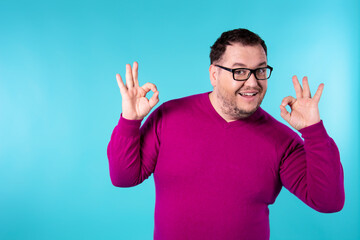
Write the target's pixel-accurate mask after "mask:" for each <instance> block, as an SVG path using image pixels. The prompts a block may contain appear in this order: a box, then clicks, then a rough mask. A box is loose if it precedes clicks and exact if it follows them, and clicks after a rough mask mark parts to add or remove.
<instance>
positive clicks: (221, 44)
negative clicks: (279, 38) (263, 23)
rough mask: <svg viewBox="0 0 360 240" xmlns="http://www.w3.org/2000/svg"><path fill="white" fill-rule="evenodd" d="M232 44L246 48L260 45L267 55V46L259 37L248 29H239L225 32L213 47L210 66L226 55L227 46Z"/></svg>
mask: <svg viewBox="0 0 360 240" xmlns="http://www.w3.org/2000/svg"><path fill="white" fill-rule="evenodd" d="M232 43H241V44H242V45H244V46H255V45H258V44H259V45H261V46H262V47H263V48H264V50H265V54H266V55H267V47H266V44H265V42H264V40H262V39H261V37H260V36H259V35H257V34H256V33H253V32H251V31H249V30H247V29H244V28H238V29H234V30H231V31H227V32H223V33H222V34H221V36H220V37H219V38H218V39H217V40H216V42H215V43H214V45H212V46H211V51H210V64H212V63H213V62H216V61H218V60H219V59H220V58H221V57H222V56H223V55H224V52H225V50H226V46H228V45H231V44H232Z"/></svg>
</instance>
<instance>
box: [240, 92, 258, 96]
mask: <svg viewBox="0 0 360 240" xmlns="http://www.w3.org/2000/svg"><path fill="white" fill-rule="evenodd" d="M239 94H240V95H241V96H243V97H248V96H249V97H251V96H255V95H256V94H258V93H257V92H253V93H239Z"/></svg>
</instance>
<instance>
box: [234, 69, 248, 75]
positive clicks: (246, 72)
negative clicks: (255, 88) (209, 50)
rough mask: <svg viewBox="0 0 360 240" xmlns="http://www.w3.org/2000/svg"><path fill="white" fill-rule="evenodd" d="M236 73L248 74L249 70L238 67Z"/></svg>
mask: <svg viewBox="0 0 360 240" xmlns="http://www.w3.org/2000/svg"><path fill="white" fill-rule="evenodd" d="M234 73H235V74H236V75H238V76H247V75H248V70H246V69H236V70H235V72H234Z"/></svg>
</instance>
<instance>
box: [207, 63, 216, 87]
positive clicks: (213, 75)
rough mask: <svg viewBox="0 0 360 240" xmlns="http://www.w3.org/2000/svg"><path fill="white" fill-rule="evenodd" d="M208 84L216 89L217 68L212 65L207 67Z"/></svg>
mask: <svg viewBox="0 0 360 240" xmlns="http://www.w3.org/2000/svg"><path fill="white" fill-rule="evenodd" d="M209 74H210V82H211V85H212V86H213V87H216V82H217V81H216V80H217V67H216V66H215V65H213V64H211V65H210V67H209Z"/></svg>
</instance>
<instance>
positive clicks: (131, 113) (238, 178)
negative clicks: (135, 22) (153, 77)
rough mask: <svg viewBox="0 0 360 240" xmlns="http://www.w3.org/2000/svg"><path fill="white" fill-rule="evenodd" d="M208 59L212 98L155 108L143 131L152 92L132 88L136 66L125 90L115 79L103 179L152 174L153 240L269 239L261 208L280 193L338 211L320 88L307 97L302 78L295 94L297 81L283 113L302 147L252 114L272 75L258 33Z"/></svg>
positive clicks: (132, 181)
mask: <svg viewBox="0 0 360 240" xmlns="http://www.w3.org/2000/svg"><path fill="white" fill-rule="evenodd" d="M210 60H211V65H210V68H209V73H210V81H211V84H212V86H213V91H212V92H209V93H202V94H197V95H193V96H188V97H185V98H181V99H176V100H172V101H168V102H166V103H164V104H162V105H161V106H160V107H159V108H157V109H156V110H154V111H153V112H152V113H151V114H150V116H149V117H148V119H147V120H146V122H145V123H144V125H143V126H142V127H141V128H140V125H141V120H142V119H143V118H144V117H145V116H146V115H147V114H148V113H149V112H150V110H151V109H152V108H153V107H154V106H155V105H156V104H157V102H158V101H159V99H158V96H159V92H158V91H157V89H156V86H155V85H154V84H152V83H146V84H145V85H143V86H142V87H140V86H139V81H138V78H137V74H138V64H137V63H136V62H135V63H134V65H133V68H131V66H130V65H127V66H126V85H125V84H124V83H123V81H122V79H121V77H120V75H119V74H117V82H118V85H119V88H120V92H121V95H122V111H123V112H122V115H121V117H120V120H119V123H118V125H117V126H116V127H115V129H114V131H113V133H112V136H111V140H110V143H109V145H108V152H107V153H108V158H109V165H110V177H111V181H112V183H113V184H114V185H115V186H118V187H131V186H135V185H137V184H140V183H141V182H142V181H144V180H145V179H146V178H148V177H149V175H150V174H152V173H153V174H154V181H155V187H156V204H155V229H154V239H227V240H229V239H269V236H270V229H269V209H268V205H269V204H273V203H274V202H275V199H276V197H277V196H278V194H279V192H280V190H281V188H282V186H284V187H286V188H287V189H288V190H289V191H290V192H292V193H293V194H295V195H296V196H297V197H298V198H300V199H301V200H302V201H303V202H305V203H306V204H307V205H309V206H310V207H311V208H313V209H315V210H317V211H319V212H327V213H330V212H337V211H340V210H341V209H342V207H343V205H344V198H345V197H344V195H345V194H344V184H343V169H342V165H341V163H340V157H339V152H338V149H337V147H336V145H335V143H334V141H333V140H332V139H331V138H330V137H329V136H328V135H327V133H326V130H325V128H324V126H323V124H322V121H321V120H320V115H319V110H318V102H319V100H320V97H321V94H322V91H323V88H324V85H323V84H321V85H320V86H319V88H318V89H317V91H316V93H315V95H314V96H313V97H312V96H311V94H310V89H309V84H308V80H307V78H306V77H305V78H303V82H302V87H301V85H300V83H299V81H298V79H297V77H296V76H294V77H293V84H294V88H295V91H296V98H293V97H291V96H289V97H286V98H284V99H283V101H282V103H281V105H280V110H281V116H282V117H283V118H284V119H285V120H286V121H287V122H288V123H289V124H290V125H291V126H292V127H294V128H295V129H296V130H298V131H300V133H301V134H302V137H303V138H304V141H303V140H302V139H301V138H300V137H299V136H298V134H296V133H295V132H294V131H292V130H291V129H290V128H288V127H287V126H285V125H283V124H282V123H280V122H278V121H277V120H275V119H274V118H273V117H271V116H270V115H269V114H268V113H266V112H265V111H264V110H263V109H262V108H260V107H259V106H260V104H261V102H262V100H263V98H264V96H265V93H266V89H267V79H268V78H269V77H270V75H271V71H272V67H270V66H268V64H267V48H266V45H265V42H264V41H263V40H262V39H261V38H260V37H259V36H258V35H257V34H255V33H253V32H250V31H249V30H246V29H235V30H233V31H228V32H225V33H223V34H222V35H221V37H220V38H219V39H218V40H217V41H216V42H215V44H214V45H213V46H212V47H211V53H210ZM149 91H153V92H154V94H153V96H152V97H151V98H150V99H147V98H146V93H148V92H149ZM286 105H289V106H290V108H291V112H290V113H289V112H288V111H287V110H286V108H285V106H286Z"/></svg>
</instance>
